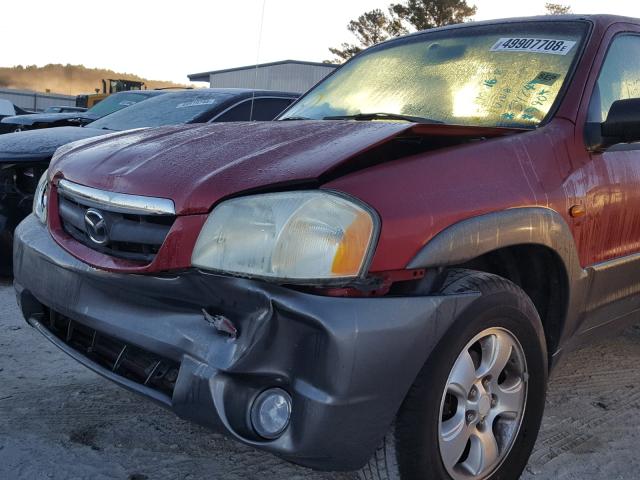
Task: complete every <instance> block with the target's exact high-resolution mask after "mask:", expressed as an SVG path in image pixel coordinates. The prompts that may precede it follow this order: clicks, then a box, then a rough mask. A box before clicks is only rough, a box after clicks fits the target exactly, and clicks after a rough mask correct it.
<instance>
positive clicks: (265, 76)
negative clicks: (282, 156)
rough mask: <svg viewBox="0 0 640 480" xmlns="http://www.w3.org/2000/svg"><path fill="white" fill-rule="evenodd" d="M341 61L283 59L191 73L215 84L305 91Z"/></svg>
mask: <svg viewBox="0 0 640 480" xmlns="http://www.w3.org/2000/svg"><path fill="white" fill-rule="evenodd" d="M337 67H338V65H335V64H332V63H318V62H303V61H300V60H282V61H280V62H271V63H261V64H258V65H248V66H246V67H237V68H227V69H225V70H214V71H212V72H203V73H192V74H191V75H189V80H191V81H192V82H209V85H210V86H211V87H212V88H229V87H232V88H260V89H265V90H279V91H282V92H298V93H303V92H306V91H307V90H308V89H309V88H311V87H313V86H314V85H315V84H316V83H318V82H319V81H320V80H322V79H323V78H324V77H326V76H327V75H329V74H330V73H331V72H333V71H334V70H335V69H336V68H337Z"/></svg>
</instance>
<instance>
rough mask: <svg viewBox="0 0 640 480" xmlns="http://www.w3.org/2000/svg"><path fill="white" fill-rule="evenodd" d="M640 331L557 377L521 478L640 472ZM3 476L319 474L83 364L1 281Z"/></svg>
mask: <svg viewBox="0 0 640 480" xmlns="http://www.w3.org/2000/svg"><path fill="white" fill-rule="evenodd" d="M638 365H640V328H634V329H631V330H629V331H628V332H627V333H626V334H625V335H622V336H618V337H616V338H613V339H609V340H605V341H603V342H602V343H599V344H597V345H593V346H590V347H588V348H585V349H583V350H581V351H579V352H576V353H574V354H572V355H570V356H569V357H568V358H567V359H566V360H565V362H564V363H563V364H562V365H561V367H560V368H559V369H558V370H557V371H556V372H555V375H554V376H553V378H552V382H551V385H550V392H549V401H548V403H547V410H546V416H545V420H544V425H543V428H542V432H541V434H540V438H539V440H538V444H537V447H536V450H535V452H534V454H533V456H532V458H531V463H530V465H529V467H528V468H527V472H526V473H525V475H524V477H523V478H525V479H528V480H532V479H567V480H568V479H575V480H578V479H580V480H588V479H599V480H600V479H608V480H613V479H637V478H640V456H639V455H638V454H637V448H638V445H640V429H638V424H640V368H638ZM0 478H2V479H5V478H6V479H16V480H17V479H24V480H39V479H92V480H93V479H96V480H97V479H123V480H127V479H131V480H143V479H194V480H195V479H224V480H234V479H261V480H262V479H303V478H304V479H310V480H321V479H324V480H329V479H333V480H338V479H341V480H347V479H353V478H354V476H353V475H350V474H322V473H316V472H311V471H309V470H305V469H302V468H298V467H294V466H291V465H289V464H286V463H283V462H281V461H279V460H278V459H276V458H275V457H273V456H270V455H267V454H264V453H260V452H257V451H255V450H253V449H251V448H248V447H245V446H242V445H240V444H238V443H235V442H232V441H230V440H227V439H225V438H223V437H221V436H219V435H214V434H211V433H209V432H207V431H205V430H203V429H201V428H199V427H197V426H194V425H191V424H188V423H186V422H183V421H181V420H179V419H177V418H175V417H174V416H173V415H171V414H170V413H168V412H166V411H164V410H163V409H161V408H159V407H156V406H155V405H153V404H151V403H149V402H146V401H142V400H141V399H140V398H139V397H137V396H135V395H134V394H132V393H129V392H127V391H125V390H122V389H120V388H118V387H116V386H114V385H112V384H111V383H109V382H107V381H106V380H103V379H102V378H101V377H99V376H97V375H95V374H94V373H92V372H90V371H88V370H86V369H84V368H82V367H80V366H79V365H77V364H76V363H75V362H74V361H72V360H71V359H69V358H67V357H66V356H65V355H64V354H63V353H61V352H60V351H58V350H57V349H56V348H55V347H54V346H53V345H51V344H50V343H48V342H47V341H46V340H45V339H44V338H42V337H41V336H40V335H39V334H37V333H36V332H35V331H34V330H32V329H31V328H30V327H28V326H27V325H26V323H24V322H23V321H22V319H21V317H20V316H19V314H18V311H17V307H16V305H15V300H14V297H13V289H12V288H11V285H10V284H9V283H8V282H6V281H1V280H0Z"/></svg>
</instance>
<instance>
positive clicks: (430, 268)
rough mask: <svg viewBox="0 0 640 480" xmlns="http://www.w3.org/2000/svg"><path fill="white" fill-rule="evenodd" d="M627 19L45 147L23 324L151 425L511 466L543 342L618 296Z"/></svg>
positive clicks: (569, 23)
mask: <svg viewBox="0 0 640 480" xmlns="http://www.w3.org/2000/svg"><path fill="white" fill-rule="evenodd" d="M639 78H640V23H639V22H638V21H637V20H633V19H625V18H619V17H609V16H591V17H582V16H563V17H557V18H553V17H549V18H545V17H542V18H532V19H519V20H510V21H494V22H488V23H472V24H464V25H456V26H452V27H447V28H440V29H433V30H430V31H426V32H419V33H416V34H414V35H410V36H407V37H403V38H399V39H394V40H391V41H389V42H386V43H383V44H380V45H377V46H374V47H372V48H370V49H368V50H366V51H365V52H363V53H362V54H360V55H358V56H357V57H355V58H354V59H352V60H351V61H349V62H348V63H346V64H345V65H344V66H342V67H341V68H340V69H338V70H337V71H336V72H335V73H334V74H332V75H331V76H330V77H328V78H326V79H325V80H324V81H322V82H321V83H320V84H319V85H317V86H316V87H315V88H314V89H312V90H311V91H310V92H308V93H307V94H306V95H305V96H304V97H302V98H301V99H300V100H299V101H298V102H297V103H295V104H294V105H293V106H292V107H291V108H289V110H288V111H287V112H285V113H284V114H283V115H282V116H281V117H280V119H279V121H275V122H264V123H260V122H253V123H238V124H217V125H206V126H179V127H166V128H158V129H150V130H138V131H132V132H129V133H126V132H125V133H118V134H114V135H110V136H108V137H106V138H96V139H89V140H86V141H83V142H82V143H76V144H71V145H68V146H66V147H62V148H61V149H59V150H58V151H57V153H56V155H55V157H54V159H53V161H52V162H51V166H50V168H49V171H48V174H46V175H45V176H44V177H43V179H42V181H41V182H40V186H39V189H38V193H37V195H36V199H35V203H34V213H35V214H34V215H32V216H30V217H29V218H28V219H27V220H26V221H24V222H23V223H22V224H21V225H20V227H19V228H18V230H17V232H16V236H15V238H16V244H15V254H14V264H15V286H16V290H17V295H18V300H19V303H20V305H21V308H22V312H23V313H24V316H25V318H26V319H27V320H28V322H29V323H30V324H31V325H32V326H34V327H35V328H36V329H38V330H39V331H40V332H41V333H42V334H43V335H45V336H46V337H47V338H48V339H49V340H51V341H52V342H53V343H55V344H56V345H57V346H58V347H60V348H61V349H63V350H64V351H65V352H67V353H68V354H69V355H71V356H72V357H74V358H75V359H77V360H78V361H79V362H81V363H83V364H85V365H86V366H88V367H89V368H92V369H93V370H95V371H97V372H98V373H100V374H102V375H104V376H105V377H107V378H109V379H111V380H113V381H114V382H117V383H119V384H120V385H123V386H125V387H127V388H129V389H131V390H133V391H135V392H138V393H141V394H142V395H144V396H146V397H148V398H150V399H153V400H155V401H156V402H158V403H160V404H162V405H164V406H166V407H168V408H171V409H172V410H173V411H174V412H175V413H176V414H178V415H179V416H181V417H183V418H187V419H190V420H192V421H194V422H197V423H199V424H202V425H205V426H207V427H210V428H212V429H214V430H216V431H221V432H225V433H226V434H228V435H230V436H232V437H233V438H236V439H237V440H239V441H242V442H245V443H247V444H250V445H253V446H255V447H257V448H261V449H264V450H267V451H270V452H273V453H274V454H276V455H279V456H281V457H283V458H285V459H287V460H290V461H292V462H296V463H299V464H302V465H306V466H309V467H313V468H318V469H327V470H329V469H330V470H349V469H362V470H361V474H362V475H363V476H364V477H365V478H371V479H383V478H384V479H412V478H429V479H440V478H444V479H449V478H450V479H454V480H461V479H487V478H496V479H498V478H501V479H508V478H516V477H517V476H518V475H519V474H520V472H521V471H522V469H523V468H524V466H525V465H526V462H527V459H528V456H529V454H530V452H531V449H532V447H533V445H534V442H535V438H536V434H537V432H538V428H539V425H540V420H541V417H542V413H543V407H544V399H545V389H546V384H547V373H548V370H549V368H550V367H552V366H553V365H554V364H556V363H557V360H558V358H559V357H560V356H561V354H562V353H563V352H565V351H567V350H570V349H572V348H575V347H576V346H577V345H579V344H581V343H583V342H584V341H585V340H587V339H589V338H593V337H599V336H600V335H602V334H603V333H605V332H606V333H609V332H611V331H614V330H615V329H616V328H618V327H623V326H625V324H627V323H628V322H629V321H633V320H635V319H636V315H635V313H636V312H637V311H638V309H639V308H640V296H638V295H637V292H638V290H639V288H640V287H639V285H640V274H638V273H637V272H638V271H640V265H639V264H638V259H639V258H640V256H639V255H638V253H639V252H640V153H637V152H638V143H634V142H635V141H638V140H640V99H639V98H637V97H640V81H639V80H638V79H639Z"/></svg>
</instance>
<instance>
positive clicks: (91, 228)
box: [84, 208, 109, 246]
mask: <svg viewBox="0 0 640 480" xmlns="http://www.w3.org/2000/svg"><path fill="white" fill-rule="evenodd" d="M84 227H85V231H86V232H87V236H88V237H89V240H91V241H92V242H93V243H95V244H96V245H100V246H103V245H106V244H107V243H109V230H108V228H107V221H106V220H105V218H104V216H103V215H102V213H100V211H99V210H96V209H95V208H90V209H88V210H87V211H86V213H85V214H84Z"/></svg>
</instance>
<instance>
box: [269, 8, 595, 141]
mask: <svg viewBox="0 0 640 480" xmlns="http://www.w3.org/2000/svg"><path fill="white" fill-rule="evenodd" d="M529 23H582V24H584V25H586V27H587V28H586V29H585V34H584V37H583V38H582V40H581V41H580V42H579V43H578V45H577V50H576V54H575V56H574V58H573V61H572V62H571V65H570V66H569V69H568V70H567V75H566V77H565V80H564V83H563V84H562V87H561V88H560V90H558V95H556V98H555V100H554V101H553V103H552V104H551V107H549V111H548V112H547V114H546V115H545V116H544V118H542V120H540V123H538V124H537V125H534V126H532V127H522V129H523V130H527V131H529V130H537V129H538V128H541V127H543V126H545V125H547V124H548V123H549V122H550V121H551V120H552V119H553V118H554V117H555V115H556V113H557V112H558V109H559V108H560V104H561V103H562V102H563V100H564V98H565V95H566V93H567V90H568V88H569V86H570V85H571V83H572V82H573V77H574V75H575V73H576V70H577V67H578V63H580V61H581V60H582V56H583V55H584V51H585V49H586V46H587V44H588V43H589V42H590V40H591V35H592V34H593V27H594V22H593V20H591V19H589V18H570V19H566V18H564V19H555V18H529V19H522V18H514V19H509V20H503V21H494V20H489V21H486V22H478V23H476V24H472V25H470V24H468V23H459V24H455V25H447V26H445V27H436V28H432V29H429V30H421V31H419V32H414V33H410V34H408V35H403V36H401V37H397V38H391V39H389V40H385V41H384V42H381V43H378V44H376V45H373V46H372V47H369V48H366V49H365V50H363V51H362V52H360V53H358V54H357V55H354V56H353V57H351V58H350V59H349V60H347V61H346V62H344V63H343V64H342V65H340V66H339V67H338V68H336V69H334V70H333V72H331V73H330V74H328V75H327V76H326V77H324V78H322V79H321V80H320V81H318V82H317V83H316V84H315V85H314V86H313V87H311V88H310V89H309V90H307V91H306V92H305V93H304V94H303V95H301V96H300V97H298V99H297V100H296V101H294V102H293V103H292V104H291V105H289V107H287V108H286V109H285V110H284V111H283V112H282V113H281V114H280V115H278V116H277V117H276V118H275V121H280V120H286V119H285V118H282V117H284V116H285V115H286V114H287V113H288V112H289V110H291V109H293V107H295V106H296V105H297V104H298V102H300V101H302V100H303V99H304V98H305V97H306V96H307V95H309V93H311V92H312V91H314V90H315V89H316V88H317V87H318V86H320V85H321V84H322V83H324V82H325V81H327V80H329V79H330V78H331V77H332V76H333V75H335V74H336V73H337V72H339V71H340V70H342V68H344V67H345V66H346V65H348V64H349V63H351V62H353V61H354V60H356V59H359V58H360V57H362V56H365V55H368V54H370V53H373V52H377V51H379V50H385V49H387V48H392V47H394V46H395V45H396V44H402V43H404V42H408V41H412V40H414V39H415V38H416V37H421V36H423V35H431V34H433V33H441V32H445V31H447V30H457V29H459V28H464V29H476V28H486V27H489V26H491V25H506V24H507V25H513V24H529ZM327 121H329V120H327ZM447 125H449V124H447ZM518 128H520V127H518Z"/></svg>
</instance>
